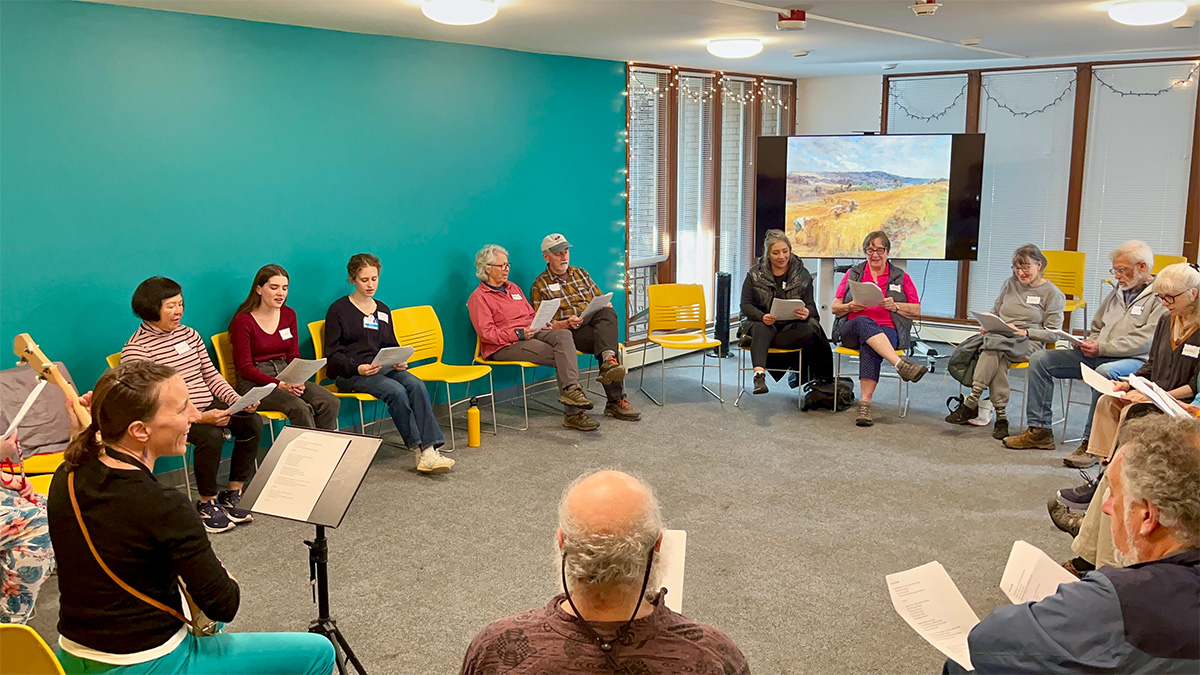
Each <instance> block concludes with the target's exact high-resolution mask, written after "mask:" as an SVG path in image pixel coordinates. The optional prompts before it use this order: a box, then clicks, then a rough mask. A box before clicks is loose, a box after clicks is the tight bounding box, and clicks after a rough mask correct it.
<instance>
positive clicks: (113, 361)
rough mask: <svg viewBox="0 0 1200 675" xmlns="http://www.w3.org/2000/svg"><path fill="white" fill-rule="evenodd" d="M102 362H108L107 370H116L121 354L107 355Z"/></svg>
mask: <svg viewBox="0 0 1200 675" xmlns="http://www.w3.org/2000/svg"><path fill="white" fill-rule="evenodd" d="M104 360H105V361H107V362H108V367H109V368H116V367H117V365H118V364H119V363H121V352H117V353H116V354H109V355H108V356H106V357H104Z"/></svg>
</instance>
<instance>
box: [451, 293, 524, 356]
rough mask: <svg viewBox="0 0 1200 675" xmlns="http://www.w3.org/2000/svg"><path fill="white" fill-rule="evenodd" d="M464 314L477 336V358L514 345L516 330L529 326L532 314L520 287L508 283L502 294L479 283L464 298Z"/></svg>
mask: <svg viewBox="0 0 1200 675" xmlns="http://www.w3.org/2000/svg"><path fill="white" fill-rule="evenodd" d="M467 312H468V313H469V314H470V315H471V323H472V324H473V325H474V326H475V333H476V335H478V336H479V355H480V356H482V357H483V358H485V359H486V358H488V357H489V356H491V355H492V354H494V353H496V351H497V350H499V349H503V348H504V347H507V346H508V345H511V344H513V343H514V342H517V332H516V329H517V328H525V327H526V326H528V325H529V324H530V322H532V321H533V314H534V312H533V306H532V305H530V304H529V300H528V299H527V298H526V297H525V293H524V292H523V291H521V287H520V286H518V285H516V284H514V283H513V282H511V281H506V282H504V291H497V290H495V289H493V288H492V287H490V286H488V285H487V284H485V283H483V282H480V283H479V288H476V289H475V291H474V292H472V293H471V297H470V298H468V299H467Z"/></svg>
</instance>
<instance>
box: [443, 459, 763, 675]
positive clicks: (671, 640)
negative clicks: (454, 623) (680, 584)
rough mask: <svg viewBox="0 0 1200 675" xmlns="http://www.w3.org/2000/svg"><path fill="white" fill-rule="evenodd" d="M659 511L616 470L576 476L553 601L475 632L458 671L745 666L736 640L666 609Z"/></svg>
mask: <svg viewBox="0 0 1200 675" xmlns="http://www.w3.org/2000/svg"><path fill="white" fill-rule="evenodd" d="M662 531H663V524H662V514H661V513H660V511H659V508H658V501H657V500H656V499H655V498H654V493H653V491H651V490H650V487H649V486H648V485H646V484H645V483H643V482H641V481H639V480H638V479H636V478H634V477H633V476H630V475H629V474H626V473H622V472H620V471H600V472H597V473H593V474H590V475H589V474H585V475H583V476H580V477H579V478H577V479H576V480H575V482H573V483H571V485H569V486H568V487H567V489H566V490H565V491H564V492H563V497H562V500H561V501H560V502H559V506H558V534H557V536H556V549H557V552H558V555H557V556H556V558H555V574H556V576H559V577H560V578H561V579H562V583H563V584H564V588H563V593H561V594H560V595H558V596H556V597H555V598H554V599H553V600H551V601H550V604H548V605H546V606H545V607H542V608H541V609H535V610H532V611H528V612H525V613H523V614H517V615H514V616H510V617H508V618H506V619H501V620H499V621H496V622H495V623H492V624H491V625H489V626H488V627H487V628H484V629H483V632H481V633H480V634H479V635H477V636H476V637H475V639H474V640H472V641H471V646H470V647H469V648H468V649H467V654H466V657H465V658H464V660H463V666H462V673H463V675H481V674H483V673H488V674H489V675H490V674H492V673H556V674H561V675H576V674H582V673H642V674H645V675H658V674H659V673H662V674H663V675H666V674H667V673H681V672H685V671H686V672H692V673H725V674H727V675H748V674H749V672H750V667H749V666H748V665H747V664H746V659H745V657H744V656H742V652H741V651H740V650H739V649H738V648H737V646H736V645H734V644H733V642H732V641H731V640H730V639H729V638H728V637H727V636H726V635H725V634H724V633H722V632H720V631H718V630H717V629H715V628H712V627H709V626H705V625H703V624H699V623H695V622H693V621H691V620H690V619H688V618H687V617H685V616H683V615H681V614H677V613H675V612H673V611H671V610H670V609H668V608H667V606H666V604H665V603H664V602H663V597H664V596H663V593H658V592H649V593H647V591H649V590H650V589H653V588H656V587H657V585H658V583H657V582H658V577H659V569H658V566H657V565H656V564H655V562H656V561H655V558H654V554H655V553H656V552H657V551H658V550H659V547H660V546H661V545H662Z"/></svg>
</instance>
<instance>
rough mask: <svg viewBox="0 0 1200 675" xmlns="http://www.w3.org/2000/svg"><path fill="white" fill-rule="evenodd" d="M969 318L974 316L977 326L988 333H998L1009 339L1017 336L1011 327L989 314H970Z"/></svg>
mask: <svg viewBox="0 0 1200 675" xmlns="http://www.w3.org/2000/svg"><path fill="white" fill-rule="evenodd" d="M971 316H974V317H975V320H976V321H978V322H979V325H980V326H981V327H983V328H985V329H986V330H987V332H989V333H998V334H1000V335H1005V336H1009V337H1011V336H1013V335H1016V334H1017V332H1016V331H1015V330H1013V327H1012V326H1010V325H1008V324H1007V323H1005V321H1004V319H1001V318H1000V317H998V316H996V315H995V314H992V313H991V312H971Z"/></svg>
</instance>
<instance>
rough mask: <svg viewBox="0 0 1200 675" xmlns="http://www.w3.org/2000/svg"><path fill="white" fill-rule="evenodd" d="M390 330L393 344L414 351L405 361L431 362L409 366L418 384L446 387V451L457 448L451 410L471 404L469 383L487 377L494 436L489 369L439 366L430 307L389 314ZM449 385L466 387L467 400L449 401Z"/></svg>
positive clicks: (441, 347)
mask: <svg viewBox="0 0 1200 675" xmlns="http://www.w3.org/2000/svg"><path fill="white" fill-rule="evenodd" d="M392 329H393V330H394V331H395V332H396V341H397V342H399V343H400V344H401V345H404V346H406V347H412V348H413V349H414V350H415V351H414V352H413V355H412V356H411V357H409V361H410V362H413V363H415V362H418V361H424V360H426V359H433V363H426V364H422V365H419V366H410V367H409V369H408V372H410V373H412V374H413V375H416V376H417V377H418V378H419V379H420V380H421V381H422V382H443V383H445V385H446V419H447V420H448V422H449V425H450V449H451V450H454V449H455V448H456V447H457V444H456V441H455V438H454V406H456V405H460V404H462V403H468V404H469V403H470V402H471V396H470V392H471V383H472V382H474V381H475V380H478V379H481V378H483V377H485V376H486V377H487V379H488V393H486V394H480V396H487V397H488V398H489V399H491V401H492V434H493V435H495V433H496V397H495V390H494V388H493V386H492V368H491V366H479V365H475V366H452V365H449V364H446V363H442V354H443V352H444V351H445V348H446V339H445V336H444V335H443V334H442V322H441V321H439V320H438V317H437V312H435V311H433V307H431V306H430V305H421V306H420V307H403V308H401V309H393V310H392ZM451 384H466V385H467V396H466V397H465V398H463V399H461V400H459V401H453V400H452V399H451V398H450V385H451Z"/></svg>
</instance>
